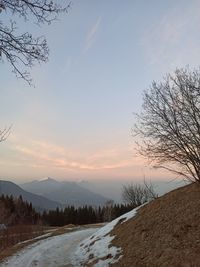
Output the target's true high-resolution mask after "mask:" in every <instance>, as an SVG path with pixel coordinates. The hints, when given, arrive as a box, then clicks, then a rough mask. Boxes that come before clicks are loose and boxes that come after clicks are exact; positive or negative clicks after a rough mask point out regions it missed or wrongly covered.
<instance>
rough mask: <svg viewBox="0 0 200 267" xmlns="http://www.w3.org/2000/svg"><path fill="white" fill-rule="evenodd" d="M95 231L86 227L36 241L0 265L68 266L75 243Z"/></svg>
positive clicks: (95, 229)
mask: <svg viewBox="0 0 200 267" xmlns="http://www.w3.org/2000/svg"><path fill="white" fill-rule="evenodd" d="M96 231H97V228H87V229H83V230H78V231H74V232H71V233H66V234H62V235H59V236H54V237H49V238H47V239H45V240H40V241H37V242H36V243H34V244H32V245H30V246H27V247H26V248H25V249H23V250H20V251H19V252H18V253H16V254H15V255H13V256H12V257H10V258H8V259H7V260H6V261H4V262H3V263H0V267H14V266H16V267H33V266H34V267H36V266H37V267H55V266H56V267H61V266H68V264H70V259H71V257H72V254H74V251H75V250H76V248H77V245H78V244H79V243H80V242H81V241H82V240H84V239H85V238H87V237H88V236H90V235H92V234H93V233H94V232H96Z"/></svg>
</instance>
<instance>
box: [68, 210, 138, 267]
mask: <svg viewBox="0 0 200 267" xmlns="http://www.w3.org/2000/svg"><path fill="white" fill-rule="evenodd" d="M140 207H141V206H140ZM140 207H137V208H135V209H133V210H131V211H130V212H128V213H126V214H123V215H122V216H120V217H118V218H117V219H115V220H113V221H112V222H110V223H108V224H107V225H106V226H104V227H102V228H100V229H99V230H98V231H97V232H96V233H95V234H94V235H92V236H91V237H89V238H87V239H86V240H84V241H83V242H82V243H81V244H80V245H79V247H78V248H77V250H76V251H75V254H74V256H73V258H72V259H71V263H72V264H73V265H74V266H76V267H80V266H85V264H86V263H92V264H94V265H93V266H95V267H107V266H109V264H111V263H115V262H117V261H118V260H119V259H120V258H121V257H122V249H121V248H117V247H115V246H112V244H111V241H112V240H113V239H114V238H115V236H111V235H110V232H111V231H112V230H113V228H114V227H115V226H116V225H117V224H119V223H124V222H126V221H127V220H129V219H131V218H132V217H134V216H135V215H136V212H137V210H138V209H139V208H140Z"/></svg>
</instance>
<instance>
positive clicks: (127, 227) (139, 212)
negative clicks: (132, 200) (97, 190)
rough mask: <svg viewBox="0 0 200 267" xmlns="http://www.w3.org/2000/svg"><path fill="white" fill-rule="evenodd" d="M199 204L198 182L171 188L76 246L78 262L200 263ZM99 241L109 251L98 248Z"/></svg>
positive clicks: (127, 266) (136, 264)
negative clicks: (172, 189)
mask: <svg viewBox="0 0 200 267" xmlns="http://www.w3.org/2000/svg"><path fill="white" fill-rule="evenodd" d="M199 207H200V186H199V185H197V184H194V183H193V184H190V185H187V186H184V187H181V188H179V189H176V190H174V191H171V192H169V193H167V194H166V195H164V196H162V197H160V198H158V199H156V200H154V201H152V202H150V203H148V204H146V205H144V206H143V207H140V208H138V209H137V208H136V209H134V210H133V211H131V212H129V213H127V214H126V215H123V216H121V217H120V218H118V219H116V220H114V221H113V222H111V223H109V224H108V225H107V226H106V227H104V228H102V229H101V230H100V231H99V232H98V233H96V234H95V235H94V236H93V237H91V238H90V239H88V240H86V241H84V242H83V244H81V246H80V247H79V248H78V250H77V253H78V254H77V255H79V256H78V259H79V262H82V263H84V264H85V266H93V264H94V263H97V262H98V263H100V262H103V264H104V265H103V266H110V265H109V264H110V263H114V264H113V265H111V266H116V267H122V266H123V267H129V266H131V267H134V266H137V267H138V266H139V267H140V266H141V267H142V266H167V267H168V266H199V263H200V254H199V250H200V224H199V222H200V212H199ZM100 244H101V246H102V244H103V246H102V247H106V251H104V250H102V251H101V252H100V251H99V245H100ZM86 263H89V264H88V265H86ZM108 263H109V264H108Z"/></svg>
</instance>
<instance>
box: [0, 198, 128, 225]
mask: <svg viewBox="0 0 200 267" xmlns="http://www.w3.org/2000/svg"><path fill="white" fill-rule="evenodd" d="M132 208H133V207H132V206H130V205H123V204H121V205H116V204H115V205H114V204H113V202H110V203H107V205H105V206H104V207H98V208H94V207H92V206H84V207H79V208H75V207H74V206H71V207H66V208H64V209H59V208H57V209H56V210H49V211H44V212H43V213H42V214H41V213H39V212H37V211H36V210H35V209H34V208H33V207H32V204H31V203H29V202H27V201H24V200H23V199H22V197H21V196H20V197H18V198H14V197H13V196H4V195H1V196H0V224H5V225H6V226H16V225H39V224H40V225H48V226H64V225H66V224H75V225H83V224H91V223H101V222H108V221H111V220H113V219H115V218H117V217H119V216H120V215H122V214H124V213H126V212H128V211H130V210H131V209H132Z"/></svg>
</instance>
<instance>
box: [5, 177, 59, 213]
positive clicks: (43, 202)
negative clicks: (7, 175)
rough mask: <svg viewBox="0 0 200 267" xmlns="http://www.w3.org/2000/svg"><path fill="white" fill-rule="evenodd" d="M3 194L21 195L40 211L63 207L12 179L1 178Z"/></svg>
mask: <svg viewBox="0 0 200 267" xmlns="http://www.w3.org/2000/svg"><path fill="white" fill-rule="evenodd" d="M2 194H4V195H8V196H10V195H12V196H13V197H19V196H20V195H21V196H22V198H23V199H24V200H26V201H28V202H31V203H32V205H33V207H35V208H36V209H37V210H38V211H42V210H44V209H47V210H49V209H56V208H57V207H62V205H61V203H58V202H56V201H53V200H50V199H47V198H45V197H43V196H39V195H36V194H33V193H30V192H27V191H25V190H23V189H22V188H21V187H20V186H18V185H16V184H15V183H13V182H10V181H4V180H0V195H2Z"/></svg>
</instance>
